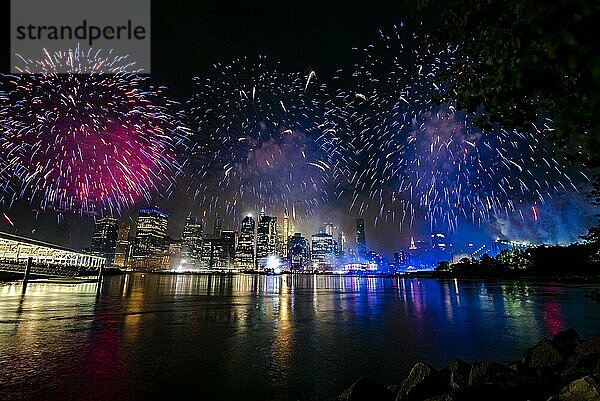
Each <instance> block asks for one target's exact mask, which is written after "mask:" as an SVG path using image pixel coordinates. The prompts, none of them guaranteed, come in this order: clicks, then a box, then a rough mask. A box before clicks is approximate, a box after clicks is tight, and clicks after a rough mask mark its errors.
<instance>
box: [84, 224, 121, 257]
mask: <svg viewBox="0 0 600 401" xmlns="http://www.w3.org/2000/svg"><path fill="white" fill-rule="evenodd" d="M118 232H119V223H118V220H117V219H115V218H114V217H102V218H100V219H98V220H96V223H95V224H94V233H93V235H92V245H91V251H92V254H93V255H97V256H102V257H103V258H104V259H106V261H105V264H106V265H107V266H112V265H113V263H114V261H115V251H116V248H117V237H118V235H119V234H118Z"/></svg>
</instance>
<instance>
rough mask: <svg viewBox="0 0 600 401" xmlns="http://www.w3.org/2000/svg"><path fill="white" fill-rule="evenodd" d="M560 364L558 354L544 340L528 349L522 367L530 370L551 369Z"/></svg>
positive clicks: (560, 359)
mask: <svg viewBox="0 0 600 401" xmlns="http://www.w3.org/2000/svg"><path fill="white" fill-rule="evenodd" d="M562 363H563V357H562V356H561V354H560V352H559V351H558V350H557V349H556V348H555V347H554V345H552V343H551V342H550V341H548V340H547V339H545V338H544V339H542V340H541V341H539V342H538V343H537V344H536V345H534V346H533V347H531V348H529V349H528V350H527V352H525V356H524V357H523V365H525V366H526V367H528V368H530V369H552V368H556V367H557V366H559V365H561V364H562Z"/></svg>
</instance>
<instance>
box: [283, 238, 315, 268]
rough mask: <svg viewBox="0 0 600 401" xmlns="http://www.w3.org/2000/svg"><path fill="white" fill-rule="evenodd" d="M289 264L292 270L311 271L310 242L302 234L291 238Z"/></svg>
mask: <svg viewBox="0 0 600 401" xmlns="http://www.w3.org/2000/svg"><path fill="white" fill-rule="evenodd" d="M287 248H288V250H289V253H288V262H289V264H290V269H292V270H311V265H310V247H309V245H308V241H307V240H306V238H305V237H303V236H302V234H300V233H295V234H294V235H293V236H291V237H289V240H288V246H287Z"/></svg>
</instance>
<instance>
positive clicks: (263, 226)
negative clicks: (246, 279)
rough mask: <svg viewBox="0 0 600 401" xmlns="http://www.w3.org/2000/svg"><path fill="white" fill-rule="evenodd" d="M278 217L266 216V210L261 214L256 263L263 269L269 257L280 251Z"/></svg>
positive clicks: (257, 235) (257, 234)
mask: <svg viewBox="0 0 600 401" xmlns="http://www.w3.org/2000/svg"><path fill="white" fill-rule="evenodd" d="M277 237H278V236H277V217H273V216H267V215H265V211H264V209H263V210H262V211H261V212H260V216H259V218H258V226H257V229H256V262H257V265H258V266H257V267H258V268H259V269H262V268H263V267H264V266H265V264H266V261H267V258H268V257H269V255H273V254H276V253H277V251H278V249H277V248H278V247H277V245H278V241H277V240H278V238H277Z"/></svg>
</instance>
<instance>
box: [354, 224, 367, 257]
mask: <svg viewBox="0 0 600 401" xmlns="http://www.w3.org/2000/svg"><path fill="white" fill-rule="evenodd" d="M356 253H357V254H358V256H361V257H365V256H366V255H367V241H366V237H365V220H364V219H356Z"/></svg>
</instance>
